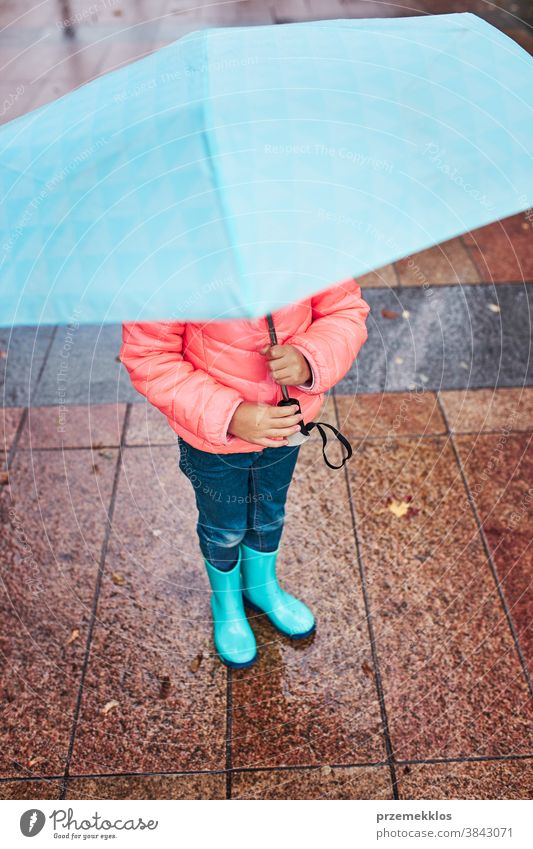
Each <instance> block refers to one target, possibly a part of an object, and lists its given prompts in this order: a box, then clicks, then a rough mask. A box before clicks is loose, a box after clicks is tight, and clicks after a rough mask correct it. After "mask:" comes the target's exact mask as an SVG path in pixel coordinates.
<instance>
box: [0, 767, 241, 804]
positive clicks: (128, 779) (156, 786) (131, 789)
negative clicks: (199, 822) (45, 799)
mask: <svg viewBox="0 0 533 849" xmlns="http://www.w3.org/2000/svg"><path fill="white" fill-rule="evenodd" d="M0 789H1V788H0ZM66 798H67V799H225V798H226V776H225V775H224V774H223V773H217V774H212V775H142V776H132V775H127V776H121V777H118V778H71V779H70V780H69V782H68V788H67V795H66Z"/></svg>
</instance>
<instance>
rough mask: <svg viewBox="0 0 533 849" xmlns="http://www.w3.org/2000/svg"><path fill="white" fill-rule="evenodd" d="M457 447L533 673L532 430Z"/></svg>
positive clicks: (462, 439) (464, 439) (466, 440)
mask: <svg viewBox="0 0 533 849" xmlns="http://www.w3.org/2000/svg"><path fill="white" fill-rule="evenodd" d="M457 447H458V450H459V453H460V456H461V459H462V461H463V463H464V465H465V471H466V475H467V478H468V481H469V485H470V487H471V491H472V495H473V497H474V499H475V501H476V505H477V508H478V511H479V516H480V519H481V521H482V523H483V528H484V530H485V534H486V537H487V542H488V544H489V546H490V548H491V550H492V555H493V559H494V563H495V566H496V571H497V573H498V577H499V580H500V583H501V586H502V588H503V592H504V594H505V597H506V599H507V603H508V606H509V609H510V613H511V617H512V619H513V621H514V624H515V629H516V632H517V635H518V638H519V640H520V643H521V646H522V649H523V652H524V656H525V658H526V661H527V662H529V667H530V670H531V674H532V675H533V580H532V574H533V569H532V567H533V548H532V546H531V540H532V538H533V444H532V442H531V434H527V435H526V434H509V433H506V432H503V431H502V433H501V434H499V435H498V434H490V435H489V434H484V435H482V436H478V437H470V436H459V437H457Z"/></svg>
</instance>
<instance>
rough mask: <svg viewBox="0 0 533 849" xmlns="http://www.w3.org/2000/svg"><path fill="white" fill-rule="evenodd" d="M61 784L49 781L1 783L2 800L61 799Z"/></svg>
mask: <svg viewBox="0 0 533 849" xmlns="http://www.w3.org/2000/svg"><path fill="white" fill-rule="evenodd" d="M60 790H61V782H60V781H58V780H57V779H50V780H48V781H44V780H36V781H17V780H16V779H15V780H14V781H0V799H59V793H60Z"/></svg>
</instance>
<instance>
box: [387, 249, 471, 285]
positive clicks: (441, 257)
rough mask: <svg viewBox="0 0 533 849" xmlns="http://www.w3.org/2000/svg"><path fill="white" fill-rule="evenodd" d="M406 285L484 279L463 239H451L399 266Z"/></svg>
mask: <svg viewBox="0 0 533 849" xmlns="http://www.w3.org/2000/svg"><path fill="white" fill-rule="evenodd" d="M395 267H396V272H397V274H398V277H399V279H400V284H401V285H402V286H428V285H430V286H443V285H450V284H452V285H453V284H460V283H479V282H481V278H480V276H479V273H478V271H477V269H476V266H475V264H474V263H473V261H472V260H471V258H470V256H469V254H468V251H467V249H466V248H465V246H464V245H463V243H462V241H461V239H451V240H450V241H448V242H443V243H442V244H440V245H436V246H435V247H433V248H428V249H427V250H425V251H420V252H419V253H417V254H413V255H412V256H410V257H406V258H405V259H402V260H400V261H399V262H397V263H395Z"/></svg>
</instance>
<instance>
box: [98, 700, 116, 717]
mask: <svg viewBox="0 0 533 849" xmlns="http://www.w3.org/2000/svg"><path fill="white" fill-rule="evenodd" d="M119 705H120V702H117V700H116V699H111V701H110V702H107V704H106V705H104V707H103V708H102V710H101V711H100V713H103V714H104V716H105V715H106V714H108V713H109V711H110V710H114V708H116V707H118V706H119Z"/></svg>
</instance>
